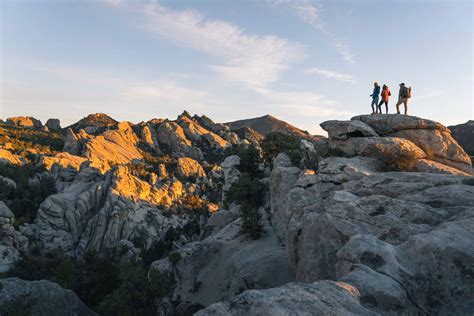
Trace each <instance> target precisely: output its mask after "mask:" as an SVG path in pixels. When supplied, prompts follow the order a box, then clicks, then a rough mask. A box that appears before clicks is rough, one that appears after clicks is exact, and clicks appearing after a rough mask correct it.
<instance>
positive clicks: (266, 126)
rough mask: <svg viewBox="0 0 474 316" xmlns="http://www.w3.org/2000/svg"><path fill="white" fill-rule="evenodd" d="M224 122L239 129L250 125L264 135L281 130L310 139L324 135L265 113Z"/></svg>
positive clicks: (316, 138)
mask: <svg viewBox="0 0 474 316" xmlns="http://www.w3.org/2000/svg"><path fill="white" fill-rule="evenodd" d="M224 124H225V125H227V126H229V127H230V128H231V129H232V130H238V129H241V128H243V127H248V128H251V129H253V130H255V131H257V132H258V133H260V134H262V135H266V134H268V133H270V132H280V133H285V134H290V135H294V136H297V137H300V138H304V139H307V140H310V141H314V140H318V139H320V138H322V136H316V135H311V134H309V133H308V132H307V131H303V130H302V129H299V128H297V127H296V126H293V125H291V124H288V123H287V122H285V121H282V120H279V119H277V118H276V117H274V116H271V115H264V116H261V117H256V118H250V119H245V120H239V121H234V122H227V123H224Z"/></svg>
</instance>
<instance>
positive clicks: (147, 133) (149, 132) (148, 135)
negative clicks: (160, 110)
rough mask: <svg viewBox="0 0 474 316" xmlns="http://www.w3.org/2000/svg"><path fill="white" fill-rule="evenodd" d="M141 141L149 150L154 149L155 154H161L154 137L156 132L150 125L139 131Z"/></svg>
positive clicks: (156, 136) (156, 139) (156, 137)
mask: <svg viewBox="0 0 474 316" xmlns="http://www.w3.org/2000/svg"><path fill="white" fill-rule="evenodd" d="M141 140H142V142H143V143H145V144H147V145H148V146H149V147H150V148H152V149H154V150H155V152H156V153H157V154H160V153H161V151H160V145H159V143H158V135H156V131H155V130H154V129H153V128H152V127H151V126H150V125H148V124H147V125H145V126H143V128H142V131H141Z"/></svg>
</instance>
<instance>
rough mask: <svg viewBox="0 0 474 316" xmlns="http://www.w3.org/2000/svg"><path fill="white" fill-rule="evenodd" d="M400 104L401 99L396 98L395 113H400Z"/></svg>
mask: <svg viewBox="0 0 474 316" xmlns="http://www.w3.org/2000/svg"><path fill="white" fill-rule="evenodd" d="M400 104H402V99H398V102H397V104H396V105H395V106H396V107H397V114H400Z"/></svg>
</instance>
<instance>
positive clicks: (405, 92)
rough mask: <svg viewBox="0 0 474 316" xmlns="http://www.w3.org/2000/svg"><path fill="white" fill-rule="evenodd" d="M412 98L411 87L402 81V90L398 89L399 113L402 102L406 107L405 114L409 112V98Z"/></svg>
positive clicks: (398, 112)
mask: <svg viewBox="0 0 474 316" xmlns="http://www.w3.org/2000/svg"><path fill="white" fill-rule="evenodd" d="M409 98H411V87H409V88H407V87H405V84H404V83H403V82H402V83H400V90H399V91H398V102H397V105H396V107H397V114H400V104H402V103H403V105H404V107H405V115H407V112H408V99H409Z"/></svg>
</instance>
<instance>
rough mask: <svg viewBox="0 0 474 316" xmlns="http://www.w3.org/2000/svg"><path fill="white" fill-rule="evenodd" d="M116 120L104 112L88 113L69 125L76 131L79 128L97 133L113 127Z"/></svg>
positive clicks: (115, 124)
mask: <svg viewBox="0 0 474 316" xmlns="http://www.w3.org/2000/svg"><path fill="white" fill-rule="evenodd" d="M117 125H118V122H117V121H116V120H114V119H113V118H111V117H110V116H108V115H107V114H104V113H95V114H90V115H88V116H86V117H84V118H83V119H81V120H79V121H78V122H76V123H74V124H72V125H71V126H69V128H71V129H72V130H73V132H75V133H78V132H79V131H80V130H81V129H82V130H84V131H85V132H86V133H88V134H92V135H97V134H100V133H102V132H104V131H106V130H109V129H114V128H116V127H117Z"/></svg>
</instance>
